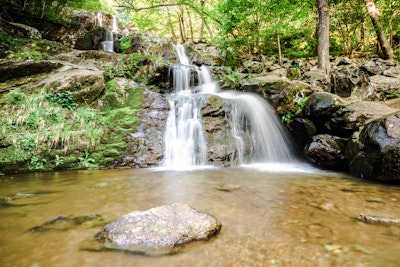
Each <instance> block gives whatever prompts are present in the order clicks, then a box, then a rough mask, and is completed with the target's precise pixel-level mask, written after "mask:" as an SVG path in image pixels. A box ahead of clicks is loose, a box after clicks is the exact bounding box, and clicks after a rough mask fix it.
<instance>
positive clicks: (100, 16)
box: [96, 11, 103, 27]
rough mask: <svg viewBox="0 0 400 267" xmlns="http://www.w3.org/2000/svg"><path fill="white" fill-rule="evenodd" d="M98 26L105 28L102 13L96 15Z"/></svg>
mask: <svg viewBox="0 0 400 267" xmlns="http://www.w3.org/2000/svg"><path fill="white" fill-rule="evenodd" d="M96 25H97V26H99V27H103V13H101V12H100V11H99V12H97V13H96Z"/></svg>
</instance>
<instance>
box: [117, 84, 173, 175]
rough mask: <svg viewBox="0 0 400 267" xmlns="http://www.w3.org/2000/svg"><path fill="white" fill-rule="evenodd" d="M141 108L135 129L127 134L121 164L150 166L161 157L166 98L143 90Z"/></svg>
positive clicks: (158, 161) (166, 112) (157, 162)
mask: <svg viewBox="0 0 400 267" xmlns="http://www.w3.org/2000/svg"><path fill="white" fill-rule="evenodd" d="M142 101H143V104H142V110H141V111H140V112H139V113H138V117H139V118H140V122H139V125H138V126H137V127H136V131H135V132H134V133H131V134H130V135H129V136H128V155H127V156H125V157H124V159H123V164H124V165H127V166H133V167H140V168H143V167H151V166H156V165H158V164H159V163H160V162H161V160H162V159H163V153H164V130H165V123H166V120H167V115H168V109H169V106H168V103H167V101H166V99H165V98H164V97H163V96H162V95H160V94H159V93H156V92H151V91H149V90H145V91H144V93H143V95H142Z"/></svg>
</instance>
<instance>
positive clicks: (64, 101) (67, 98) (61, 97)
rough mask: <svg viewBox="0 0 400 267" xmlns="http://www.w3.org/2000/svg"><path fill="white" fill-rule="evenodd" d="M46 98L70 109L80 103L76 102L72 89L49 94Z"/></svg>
mask: <svg viewBox="0 0 400 267" xmlns="http://www.w3.org/2000/svg"><path fill="white" fill-rule="evenodd" d="M46 99H47V100H48V101H50V102H53V103H57V104H59V105H61V106H62V107H63V108H66V109H68V110H73V109H76V108H77V107H78V104H77V103H75V102H74V98H73V96H72V93H71V92H70V91H66V92H62V93H53V94H48V95H47V96H46Z"/></svg>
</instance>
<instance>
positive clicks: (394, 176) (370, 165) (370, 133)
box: [346, 112, 400, 183]
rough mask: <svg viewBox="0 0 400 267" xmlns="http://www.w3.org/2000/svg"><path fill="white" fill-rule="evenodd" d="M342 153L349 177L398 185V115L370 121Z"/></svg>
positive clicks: (399, 139) (399, 116)
mask: <svg viewBox="0 0 400 267" xmlns="http://www.w3.org/2000/svg"><path fill="white" fill-rule="evenodd" d="M346 153H347V157H348V158H349V159H350V160H351V161H350V170H351V173H352V174H353V175H355V176H358V177H362V178H366V179H372V180H378V181H383V182H395V183H400V112H396V113H394V114H391V115H388V116H385V117H383V118H381V119H378V120H376V121H373V122H371V123H369V124H368V125H366V126H365V127H364V129H363V130H362V131H361V132H360V133H359V134H358V133H355V134H354V135H353V138H352V139H351V142H349V144H348V147H347V152H346Z"/></svg>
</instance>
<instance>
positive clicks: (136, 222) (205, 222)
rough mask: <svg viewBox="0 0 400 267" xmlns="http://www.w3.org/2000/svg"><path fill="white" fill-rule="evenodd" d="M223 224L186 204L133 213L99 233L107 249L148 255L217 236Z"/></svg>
mask: <svg viewBox="0 0 400 267" xmlns="http://www.w3.org/2000/svg"><path fill="white" fill-rule="evenodd" d="M220 229H221V223H220V222H218V221H217V220H216V219H215V218H214V217H212V216H211V215H208V214H206V213H202V212H200V211H197V210H195V209H193V208H191V207H189V206H188V205H186V204H179V203H175V204H171V205H165V206H160V207H156V208H152V209H149V210H146V211H133V212H131V213H129V214H126V215H124V216H122V217H120V218H118V219H117V220H115V221H113V222H111V223H109V224H107V225H106V226H105V227H104V229H103V230H102V231H101V232H99V233H98V234H97V238H98V239H100V240H104V241H105V247H106V248H110V249H120V250H125V251H131V252H135V253H143V254H146V255H162V254H170V253H173V252H176V251H177V249H179V246H180V245H182V244H185V243H188V242H191V241H195V240H206V239H208V238H210V237H211V236H213V235H215V234H217V233H218V232H219V230H220Z"/></svg>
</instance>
